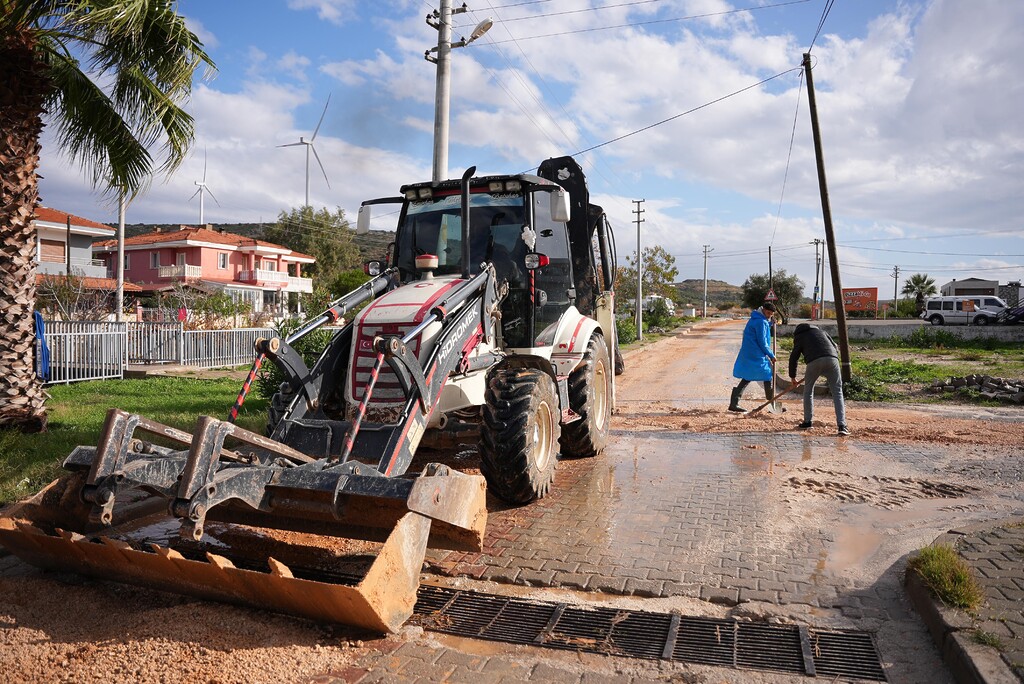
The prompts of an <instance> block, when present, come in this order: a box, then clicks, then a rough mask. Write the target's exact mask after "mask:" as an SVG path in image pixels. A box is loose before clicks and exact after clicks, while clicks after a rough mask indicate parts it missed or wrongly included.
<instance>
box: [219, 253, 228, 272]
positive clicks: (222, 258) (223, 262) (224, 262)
mask: <svg viewBox="0 0 1024 684" xmlns="http://www.w3.org/2000/svg"><path fill="white" fill-rule="evenodd" d="M227 267H228V255H227V253H225V252H221V253H220V254H218V255H217V268H219V269H225V268H227Z"/></svg>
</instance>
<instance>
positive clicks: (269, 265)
mask: <svg viewBox="0 0 1024 684" xmlns="http://www.w3.org/2000/svg"><path fill="white" fill-rule="evenodd" d="M263 270H264V271H276V270H277V262H276V261H270V260H268V259H264V260H263Z"/></svg>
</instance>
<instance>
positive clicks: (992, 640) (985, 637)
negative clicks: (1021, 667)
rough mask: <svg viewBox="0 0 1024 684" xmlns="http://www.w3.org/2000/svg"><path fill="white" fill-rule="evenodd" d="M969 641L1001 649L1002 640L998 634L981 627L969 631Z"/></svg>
mask: <svg viewBox="0 0 1024 684" xmlns="http://www.w3.org/2000/svg"><path fill="white" fill-rule="evenodd" d="M971 641H973V642H974V643H976V644H982V645H983V646H991V647H992V648H995V649H998V650H1000V651H1001V650H1003V640H1002V639H1000V638H999V635H997V634H992V633H991V632H986V631H985V630H983V629H976V630H974V632H972V633H971Z"/></svg>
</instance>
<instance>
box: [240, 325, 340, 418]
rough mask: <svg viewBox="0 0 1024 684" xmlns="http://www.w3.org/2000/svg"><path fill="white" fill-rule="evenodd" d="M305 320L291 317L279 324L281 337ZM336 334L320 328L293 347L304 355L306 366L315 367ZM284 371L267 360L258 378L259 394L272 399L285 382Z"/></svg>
mask: <svg viewBox="0 0 1024 684" xmlns="http://www.w3.org/2000/svg"><path fill="white" fill-rule="evenodd" d="M303 323H305V320H303V319H298V318H289V319H287V320H285V321H282V322H281V325H279V326H278V333H279V334H280V336H281V339H282V340H284V339H285V338H286V337H288V335H290V334H291V333H293V332H294V331H295V330H297V329H298V328H299V327H300V326H301V325H302V324H303ZM333 335H334V331H332V330H325V329H323V328H320V329H318V330H314V331H313V332H311V333H309V334H307V335H306V336H305V337H303V338H301V339H299V340H296V341H295V343H294V344H293V345H292V348H293V349H295V351H296V352H298V353H299V355H300V356H302V360H303V361H305V362H306V366H307V367H308V368H310V369H312V368H313V364H315V363H316V360H317V359H318V358H320V355H321V354H323V351H324V349H326V348H327V344H328V343H329V342H330V341H331V338H332V337H333ZM284 380H285V377H284V373H282V372H281V369H280V368H278V367H277V364H275V363H273V362H272V361H267V362H265V363H264V364H263V366H262V367H261V368H260V373H259V375H258V376H257V378H256V382H255V383H254V384H255V387H256V394H257V396H260V397H263V398H264V399H270V398H271V397H273V396H274V394H276V393H277V391H278V389H279V388H280V387H281V383H282V382H284Z"/></svg>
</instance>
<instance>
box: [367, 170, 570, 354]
mask: <svg viewBox="0 0 1024 684" xmlns="http://www.w3.org/2000/svg"><path fill="white" fill-rule="evenodd" d="M468 188H469V192H468V197H467V198H465V199H466V200H468V209H469V211H468V212H467V213H468V216H469V221H468V222H467V223H468V225H463V220H462V216H463V215H464V214H463V208H462V204H463V201H464V198H463V197H462V192H461V184H460V183H459V181H444V182H442V183H418V184H412V185H406V186H403V187H402V189H401V192H402V198H401V201H402V209H401V215H400V217H399V221H398V229H397V232H396V236H395V244H394V248H393V250H392V254H391V255H389V256H390V259H389V260H390V261H393V264H387V265H389V266H390V265H394V266H395V267H397V269H398V272H399V280H400V282H401V284H402V285H406V284H409V283H412V282H413V281H417V280H423V279H435V278H441V279H467V278H469V277H472V276H475V275H477V274H479V273H480V272H481V271H482V269H483V268H484V266H485V265H486V264H493V266H494V271H495V280H496V287H497V289H498V294H499V296H501V295H502V294H504V296H503V297H502V298H501V305H500V309H501V314H502V315H501V325H500V328H499V329H500V334H501V337H502V340H503V344H502V345H501V346H503V347H511V348H531V347H536V346H543V345H544V344H545V342H544V338H545V331H548V333H549V334H550V330H549V329H550V328H551V326H552V325H553V324H556V323H557V322H558V321H559V320H560V318H561V315H562V313H564V312H565V310H566V309H567V308H568V307H569V306H570V305H572V304H573V303H574V301H575V291H574V289H573V275H572V260H571V258H570V251H569V241H568V233H567V230H566V221H568V219H569V209H568V204H567V202H566V194H565V191H564V189H563V188H562V187H561V186H559V185H558V184H556V183H553V182H551V181H548V180H546V179H543V178H540V177H538V176H530V175H516V176H488V177H483V178H474V179H472V180H471V181H470V182H469V184H468ZM395 199H396V200H398V199H399V198H395ZM368 206H369V205H364V207H363V208H362V209H361V210H360V218H361V220H362V217H363V216H364V211H365V210H367V209H368ZM366 214H368V212H366ZM431 257H433V258H431ZM546 344H550V340H549V341H547V343H546Z"/></svg>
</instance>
